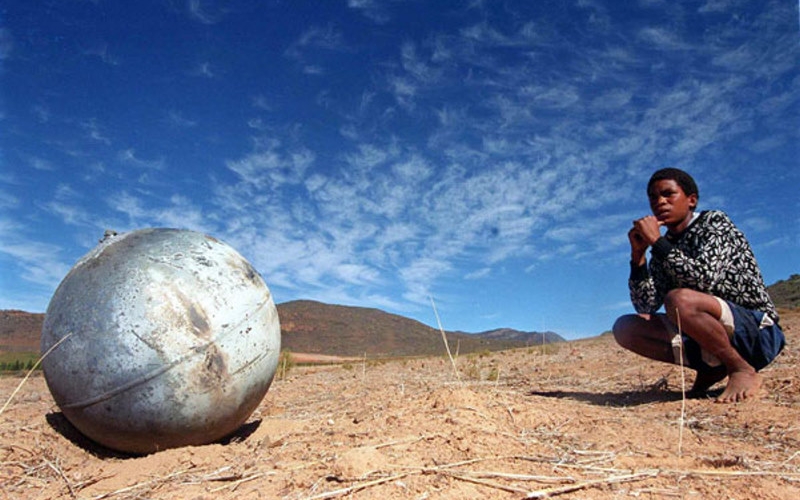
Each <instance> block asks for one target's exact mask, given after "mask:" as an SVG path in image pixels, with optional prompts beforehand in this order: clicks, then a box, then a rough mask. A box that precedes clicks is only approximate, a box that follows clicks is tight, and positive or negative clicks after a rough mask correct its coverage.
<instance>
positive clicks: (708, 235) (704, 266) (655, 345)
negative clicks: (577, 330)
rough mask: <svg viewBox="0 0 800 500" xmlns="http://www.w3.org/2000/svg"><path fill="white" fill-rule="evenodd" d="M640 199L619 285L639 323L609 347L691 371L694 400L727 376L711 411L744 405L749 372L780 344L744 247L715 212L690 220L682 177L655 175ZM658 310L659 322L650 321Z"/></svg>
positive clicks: (693, 188)
mask: <svg viewBox="0 0 800 500" xmlns="http://www.w3.org/2000/svg"><path fill="white" fill-rule="evenodd" d="M647 195H648V197H649V199H650V209H651V210H652V212H653V215H648V216H646V217H642V218H641V219H638V220H636V221H634V222H633V228H631V230H630V231H629V232H628V239H629V240H630V244H631V274H630V279H629V281H628V286H629V288H630V294H631V301H632V302H633V306H634V308H635V309H636V312H637V313H639V314H629V315H626V316H622V317H621V318H619V319H618V320H617V321H616V323H615V324H614V338H615V339H616V340H617V342H618V343H619V344H620V345H621V346H622V347H625V348H626V349H630V350H631V351H633V352H635V353H637V354H641V355H643V356H646V357H648V358H651V359H655V360H658V361H664V362H668V363H675V364H680V363H681V362H683V364H684V365H685V366H687V367H689V368H693V369H695V370H697V378H696V379H695V382H694V386H693V387H692V391H691V393H692V394H693V395H695V396H697V395H703V394H705V393H706V391H707V390H708V389H709V388H710V387H711V386H712V385H714V384H715V383H717V382H719V381H721V380H723V379H724V378H725V377H726V376H727V377H728V385H727V386H726V387H725V390H724V391H723V392H722V394H721V395H720V396H719V397H717V399H716V401H717V402H721V403H729V402H736V401H743V400H745V399H748V398H752V397H754V396H755V395H756V394H757V393H758V391H759V388H760V387H761V375H759V374H758V371H759V370H761V369H762V368H764V367H765V366H767V365H768V364H769V363H770V362H772V360H773V359H775V357H776V356H777V355H778V353H780V351H781V350H782V349H783V346H784V344H785V340H784V336H783V332H782V331H781V329H780V326H779V325H778V319H779V318H778V313H777V311H776V310H775V306H774V305H773V303H772V299H770V297H769V295H768V294H767V291H766V288H765V286H764V281H763V279H762V277H761V271H760V270H759V267H758V264H757V263H756V260H755V257H754V256H753V252H752V250H751V249H750V245H749V243H748V242H747V239H746V238H745V237H744V235H743V234H742V233H741V232H740V231H739V230H738V229H737V228H736V226H734V225H733V223H732V222H731V221H730V219H729V218H728V216H727V215H726V214H725V213H723V212H720V211H703V212H701V213H697V212H695V208H696V207H697V201H698V199H699V192H698V189H697V185H696V184H695V181H694V179H692V177H691V176H690V175H689V174H687V173H686V172H684V171H682V170H679V169H676V168H665V169H662V170H659V171H657V172H655V173H654V174H653V176H652V177H651V178H650V181H649V182H648V184H647ZM661 226H664V227H666V228H667V233H666V235H664V236H662V235H661V232H660V228H661ZM648 248H650V249H651V250H650V253H651V257H650V264H649V268H648V265H647V258H646V255H645V252H646V251H647V249H648ZM662 304H663V305H664V309H665V314H661V313H656V311H657V310H658V309H659V308H660V307H661V305H662ZM678 326H680V333H682V334H683V336H682V337H681V336H678ZM681 341H682V342H683V346H681V345H680V342H681ZM681 351H682V352H683V354H684V357H683V360H681V357H680V354H679V353H680V352H681Z"/></svg>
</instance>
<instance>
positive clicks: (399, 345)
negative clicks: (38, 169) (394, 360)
mask: <svg viewBox="0 0 800 500" xmlns="http://www.w3.org/2000/svg"><path fill="white" fill-rule="evenodd" d="M277 308H278V317H279V318H280V321H281V334H282V339H281V340H282V348H284V349H288V350H290V351H292V352H303V353H310V354H325V355H334V356H345V357H361V356H363V355H364V354H365V353H366V354H367V356H369V357H388V356H430V355H439V354H445V352H446V351H445V348H444V344H443V341H442V334H441V332H440V331H439V330H436V329H434V328H431V327H429V326H427V325H425V324H423V323H420V322H419V321H415V320H413V319H410V318H406V317H404V316H399V315H396V314H390V313H387V312H384V311H381V310H379V309H370V308H364V307H350V306H340V305H331V304H323V303H321V302H314V301H310V300H297V301H292V302H285V303H283V304H278V305H277ZM43 322H44V314H41V313H28V312H24V311H0V351H4V352H38V351H39V336H40V335H41V331H42V323H43ZM446 336H447V342H448V344H449V346H450V350H451V351H452V352H453V353H454V354H455V352H460V353H469V352H477V351H497V350H502V349H510V348H514V347H525V346H529V345H531V346H533V345H541V344H542V343H543V337H544V342H545V343H550V342H563V341H564V339H563V338H561V337H560V336H558V335H557V334H555V333H553V332H546V333H537V332H520V331H517V330H511V329H508V328H502V329H497V330H491V331H488V332H483V333H478V334H469V333H465V332H446Z"/></svg>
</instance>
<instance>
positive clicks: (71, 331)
mask: <svg viewBox="0 0 800 500" xmlns="http://www.w3.org/2000/svg"><path fill="white" fill-rule="evenodd" d="M65 337H66V339H65ZM62 339H65V340H64V341H63V342H62V343H61V344H60V345H58V346H57V347H56V348H55V349H54V350H53V351H52V352H51V353H50V354H48V355H47V357H45V358H44V360H43V361H42V368H43V371H44V375H45V379H46V381H47V385H48V387H49V388H50V392H51V393H52V394H53V398H54V399H55V401H56V403H57V404H58V406H59V407H60V408H61V411H62V412H63V413H64V416H65V417H66V418H67V419H68V420H69V421H70V422H71V423H72V424H73V425H74V426H75V427H76V428H77V429H78V430H80V431H81V432H82V433H83V434H85V435H86V436H87V437H89V438H90V439H92V440H94V441H96V442H98V443H100V444H102V445H104V446H107V447H109V448H113V449H116V450H120V451H125V452H130V453H150V452H153V451H157V450H162V449H166V448H174V447H178V446H185V445H199V444H206V443H209V442H213V441H216V440H218V439H220V438H223V437H225V436H227V435H229V434H231V433H232V432H233V431H235V430H236V429H237V428H238V427H239V426H241V424H242V423H244V422H245V420H247V418H248V417H249V416H250V415H251V414H252V412H253V411H254V410H255V408H256V407H257V406H258V404H259V403H260V402H261V400H262V399H263V397H264V395H265V394H266V392H267V390H268V389H269V386H270V384H271V383H272V379H273V377H274V375H275V371H276V368H277V364H278V356H279V353H280V341H281V338H280V323H279V320H278V313H277V309H276V308H275V304H274V302H273V300H272V296H271V294H270V292H269V289H268V288H267V286H266V284H265V283H264V281H263V280H262V279H261V276H260V275H259V274H258V273H257V272H256V271H255V270H254V269H253V267H252V266H251V265H250V264H249V263H248V262H247V261H246V260H245V259H244V258H243V257H242V256H241V255H239V254H238V253H237V252H236V251H235V250H234V249H233V248H231V247H230V246H228V245H226V244H224V243H222V242H220V241H219V240H217V239H215V238H212V237H210V236H207V235H204V234H201V233H197V232H194V231H187V230H179V229H142V230H139V231H133V232H130V233H124V234H120V235H116V236H113V237H111V238H107V239H105V240H103V241H102V242H101V243H100V244H99V245H98V246H97V247H96V248H94V249H93V250H92V251H90V252H89V253H88V254H87V255H85V256H84V257H83V258H81V259H80V260H79V261H78V263H77V264H75V266H74V267H73V268H72V269H71V270H70V272H69V273H68V274H67V276H66V277H65V278H64V280H63V281H62V282H61V284H60V285H59V286H58V289H57V290H56V292H55V294H54V295H53V298H52V299H51V301H50V305H49V306H48V308H47V314H46V315H45V321H44V326H43V328H42V341H41V350H42V353H45V352H47V351H48V350H49V349H50V348H51V347H52V346H54V345H55V344H57V343H58V342H59V341H61V340H62Z"/></svg>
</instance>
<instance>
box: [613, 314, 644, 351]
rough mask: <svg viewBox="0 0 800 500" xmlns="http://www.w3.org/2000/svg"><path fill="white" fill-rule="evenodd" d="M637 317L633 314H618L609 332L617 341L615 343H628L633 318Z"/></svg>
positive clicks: (624, 344) (623, 344) (622, 344)
mask: <svg viewBox="0 0 800 500" xmlns="http://www.w3.org/2000/svg"><path fill="white" fill-rule="evenodd" d="M637 317H638V316H636V315H633V314H626V315H625V316H620V317H619V318H617V320H616V321H615V322H614V326H612V327H611V333H613V334H614V340H616V341H617V344H619V345H621V346H623V347H625V346H626V345H627V344H628V342H629V340H630V338H631V331H632V328H633V322H634V321H635V319H634V318H637Z"/></svg>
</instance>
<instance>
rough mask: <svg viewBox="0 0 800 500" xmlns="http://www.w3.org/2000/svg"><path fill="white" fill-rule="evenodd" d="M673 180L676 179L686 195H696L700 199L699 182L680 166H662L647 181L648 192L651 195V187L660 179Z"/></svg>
mask: <svg viewBox="0 0 800 500" xmlns="http://www.w3.org/2000/svg"><path fill="white" fill-rule="evenodd" d="M663 180H671V181H675V182H676V183H677V184H678V185H679V186H680V187H681V189H683V194H685V195H686V196H691V195H695V196H696V199H700V191H699V190H698V189H697V183H695V182H694V179H693V178H692V176H691V175H689V174H687V173H686V172H684V171H683V170H681V169H679V168H662V169H661V170H656V172H655V173H654V174H653V175H652V176H650V180H649V181H648V182H647V194H648V195H650V188H651V187H652V186H653V184H655V183H656V182H658V181H663Z"/></svg>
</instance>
